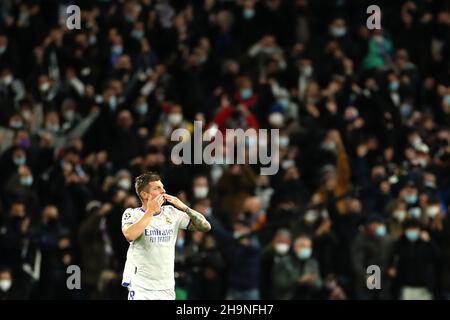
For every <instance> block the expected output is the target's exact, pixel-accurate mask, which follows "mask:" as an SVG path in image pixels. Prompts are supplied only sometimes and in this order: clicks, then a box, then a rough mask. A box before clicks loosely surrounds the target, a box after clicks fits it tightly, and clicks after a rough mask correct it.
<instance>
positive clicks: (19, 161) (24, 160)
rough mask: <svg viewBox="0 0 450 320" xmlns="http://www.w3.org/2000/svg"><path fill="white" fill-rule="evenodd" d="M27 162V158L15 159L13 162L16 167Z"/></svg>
mask: <svg viewBox="0 0 450 320" xmlns="http://www.w3.org/2000/svg"><path fill="white" fill-rule="evenodd" d="M26 161H27V159H26V158H25V157H15V158H14V159H13V162H14V164H15V165H16V166H22V165H24V164H25V162H26Z"/></svg>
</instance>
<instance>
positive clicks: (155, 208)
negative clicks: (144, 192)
mask: <svg viewBox="0 0 450 320" xmlns="http://www.w3.org/2000/svg"><path fill="white" fill-rule="evenodd" d="M163 203H164V197H163V195H162V194H160V195H159V196H157V197H156V198H154V199H153V200H150V201H148V202H147V209H146V210H145V213H146V214H151V215H154V214H155V213H158V212H159V211H161V206H162V204H163Z"/></svg>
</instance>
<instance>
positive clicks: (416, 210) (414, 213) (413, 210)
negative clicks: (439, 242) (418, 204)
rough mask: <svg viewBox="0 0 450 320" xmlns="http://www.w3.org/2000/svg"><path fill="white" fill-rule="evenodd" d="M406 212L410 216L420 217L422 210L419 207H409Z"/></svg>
mask: <svg viewBox="0 0 450 320" xmlns="http://www.w3.org/2000/svg"><path fill="white" fill-rule="evenodd" d="M408 213H409V215H410V216H411V217H412V218H414V219H420V216H421V214H422V211H421V210H420V208H411V209H409V211H408Z"/></svg>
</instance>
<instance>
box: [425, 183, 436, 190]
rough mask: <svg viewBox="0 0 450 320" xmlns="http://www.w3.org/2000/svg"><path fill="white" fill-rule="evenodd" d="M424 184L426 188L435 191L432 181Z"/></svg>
mask: <svg viewBox="0 0 450 320" xmlns="http://www.w3.org/2000/svg"><path fill="white" fill-rule="evenodd" d="M424 184H425V187H427V188H430V189H436V184H435V183H434V182H433V181H425V182H424Z"/></svg>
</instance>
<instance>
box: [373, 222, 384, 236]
mask: <svg viewBox="0 0 450 320" xmlns="http://www.w3.org/2000/svg"><path fill="white" fill-rule="evenodd" d="M375 234H376V235H377V236H378V237H380V238H382V237H384V236H386V227H385V226H384V225H381V226H378V227H377V228H376V229H375Z"/></svg>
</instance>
